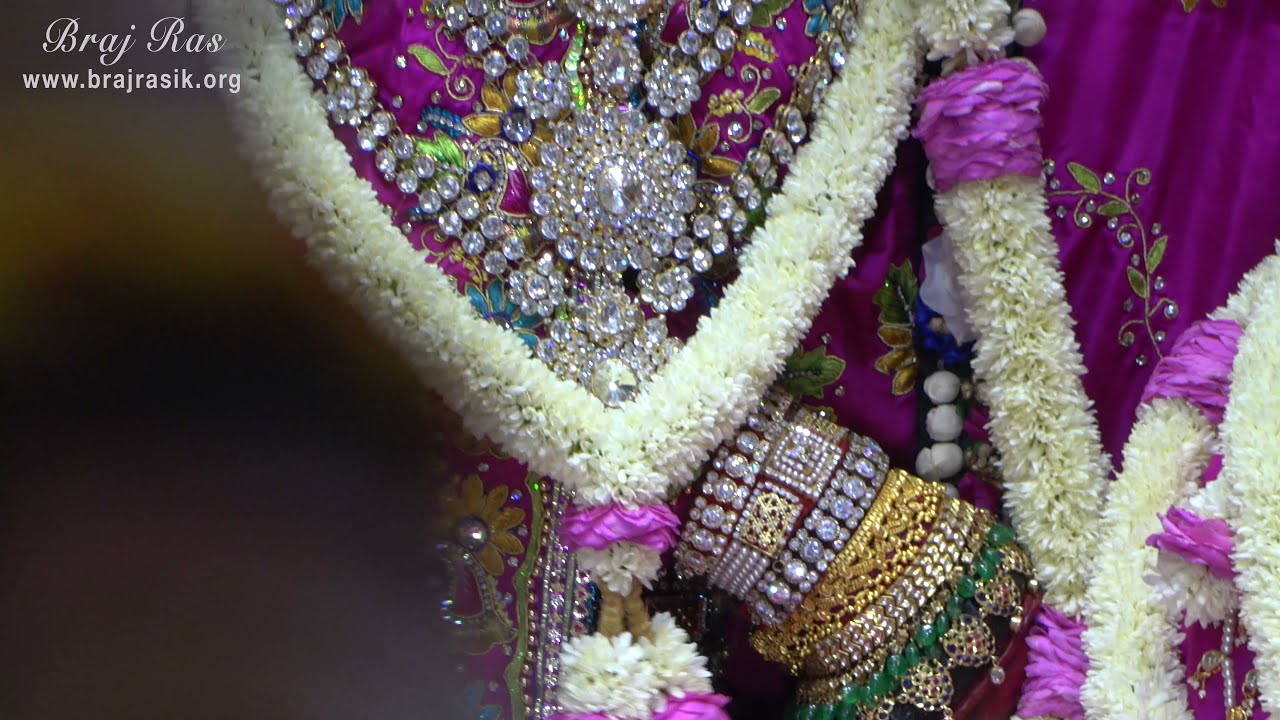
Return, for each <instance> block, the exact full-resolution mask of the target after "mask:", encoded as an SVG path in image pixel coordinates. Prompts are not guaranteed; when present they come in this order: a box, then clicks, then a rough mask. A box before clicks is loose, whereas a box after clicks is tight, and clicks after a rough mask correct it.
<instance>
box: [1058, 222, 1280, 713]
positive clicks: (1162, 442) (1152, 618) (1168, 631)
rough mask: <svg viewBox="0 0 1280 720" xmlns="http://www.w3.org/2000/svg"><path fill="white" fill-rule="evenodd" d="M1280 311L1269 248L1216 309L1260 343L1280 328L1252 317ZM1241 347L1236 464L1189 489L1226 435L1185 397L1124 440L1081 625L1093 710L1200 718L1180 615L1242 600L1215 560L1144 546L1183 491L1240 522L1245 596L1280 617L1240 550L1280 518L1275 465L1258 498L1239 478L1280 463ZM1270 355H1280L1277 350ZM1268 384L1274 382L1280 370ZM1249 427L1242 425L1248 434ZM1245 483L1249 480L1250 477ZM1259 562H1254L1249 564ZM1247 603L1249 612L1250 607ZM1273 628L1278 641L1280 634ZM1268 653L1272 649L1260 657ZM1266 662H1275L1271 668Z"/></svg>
mask: <svg viewBox="0 0 1280 720" xmlns="http://www.w3.org/2000/svg"><path fill="white" fill-rule="evenodd" d="M1277 249H1278V250H1280V247H1278V248H1277ZM1271 303H1274V304H1271ZM1269 304H1270V308H1268V305H1269ZM1276 313H1280V257H1277V256H1272V257H1269V258H1267V259H1266V260H1265V261H1263V262H1262V263H1261V264H1260V265H1259V266H1258V267H1257V268H1255V269H1254V270H1252V271H1250V272H1249V273H1248V274H1247V275H1246V276H1245V277H1244V279H1243V280H1242V281H1241V282H1240V284H1239V287H1238V289H1237V291H1236V292H1235V294H1233V295H1232V296H1231V298H1230V299H1228V301H1227V303H1226V305H1225V306H1224V307H1222V308H1220V309H1219V310H1218V311H1216V312H1215V313H1213V317H1215V318H1217V319H1224V320H1226V319H1230V320H1235V321H1236V322H1237V323H1239V324H1240V325H1241V326H1242V327H1244V328H1245V335H1244V337H1245V338H1249V337H1253V338H1254V342H1255V343H1257V345H1271V346H1273V347H1274V343H1275V340H1274V339H1275V338H1276V337H1280V334H1278V333H1280V329H1275V328H1274V326H1273V328H1269V329H1267V330H1265V331H1260V330H1259V328H1258V327H1257V325H1256V321H1255V324H1251V322H1250V321H1251V319H1252V318H1273V317H1276ZM1263 333H1266V334H1263ZM1260 338H1261V339H1260ZM1244 353H1245V341H1244V340H1242V341H1241V344H1240V350H1239V353H1238V354H1237V355H1236V359H1235V363H1234V365H1233V369H1232V382H1231V401H1230V403H1229V404H1228V410H1227V416H1226V418H1225V419H1224V421H1223V424H1222V426H1221V428H1220V431H1221V435H1222V440H1223V441H1224V443H1225V444H1226V446H1227V453H1226V455H1227V457H1228V458H1230V462H1231V465H1230V466H1228V464H1227V463H1226V462H1225V461H1224V465H1223V470H1222V473H1221V474H1220V475H1219V476H1218V479H1217V480H1215V481H1214V482H1212V483H1209V484H1208V485H1206V486H1204V487H1202V488H1199V489H1198V490H1195V491H1194V492H1192V491H1193V490H1194V489H1195V486H1196V484H1197V481H1198V478H1199V477H1200V475H1201V474H1202V473H1203V471H1204V467H1205V465H1206V464H1207V460H1208V458H1209V457H1210V455H1211V454H1212V453H1213V452H1214V450H1215V446H1216V442H1217V441H1216V439H1215V436H1214V434H1213V432H1212V429H1211V428H1210V426H1209V423H1208V421H1207V420H1205V418H1204V416H1203V415H1202V414H1201V413H1200V412H1199V411H1198V410H1196V409H1195V408H1193V407H1192V406H1191V405H1190V404H1189V403H1187V402H1186V401H1183V400H1170V399H1162V400H1156V401H1155V402H1153V403H1152V405H1151V407H1148V408H1145V409H1143V410H1141V411H1140V412H1139V417H1138V422H1137V424H1136V425H1135V426H1134V429H1133V432H1132V434H1131V435H1130V436H1129V440H1128V441H1127V442H1126V444H1125V450H1124V460H1125V462H1124V467H1125V469H1124V472H1122V473H1121V474H1120V476H1119V477H1118V478H1117V479H1116V482H1115V483H1114V484H1113V486H1112V490H1111V495H1110V498H1109V502H1108V504H1107V508H1106V511H1105V512H1104V514H1103V518H1102V523H1101V525H1102V532H1103V538H1102V544H1101V546H1100V547H1099V548H1098V549H1097V552H1096V553H1095V554H1094V556H1095V557H1096V558H1097V568H1096V571H1095V574H1094V575H1093V577H1092V579H1091V581H1090V585H1089V595H1088V597H1087V599H1086V608H1085V615H1086V618H1087V621H1088V629H1087V630H1086V631H1085V633H1084V644H1085V649H1086V651H1087V652H1088V654H1089V658H1090V672H1089V675H1088V678H1087V680H1086V682H1085V686H1084V688H1083V691H1082V693H1081V700H1082V702H1083V703H1084V706H1085V709H1086V711H1087V712H1088V715H1089V717H1091V718H1100V719H1104V720H1105V719H1110V718H1115V719H1116V720H1120V719H1121V718H1124V719H1126V720H1127V718H1132V717H1144V716H1145V717H1157V718H1166V717H1167V718H1189V717H1191V711H1190V709H1189V708H1188V707H1187V703H1186V687H1185V682H1186V677H1185V675H1186V673H1185V670H1184V669H1183V667H1182V664H1181V660H1180V658H1179V656H1178V645H1179V643H1181V641H1182V635H1181V633H1180V632H1179V631H1178V625H1177V623H1178V620H1179V619H1180V618H1181V616H1180V612H1183V611H1185V612H1186V621H1187V622H1197V621H1201V622H1204V621H1208V622H1213V621H1217V620H1220V619H1221V618H1224V617H1226V616H1227V615H1228V613H1230V612H1231V611H1232V609H1233V606H1234V604H1235V603H1236V602H1237V599H1236V592H1235V590H1234V588H1232V587H1231V586H1230V584H1229V583H1227V582H1225V581H1223V580H1219V579H1217V578H1214V577H1213V576H1212V575H1211V574H1210V573H1209V572H1208V570H1207V569H1206V568H1203V567H1201V566H1198V565H1191V564H1190V563H1187V562H1185V561H1183V560H1182V559H1181V558H1178V559H1177V560H1174V559H1172V558H1166V557H1165V556H1166V555H1167V553H1159V555H1155V554H1156V553H1157V552H1158V551H1156V550H1155V549H1154V548H1151V547H1148V546H1147V545H1146V538H1147V537H1148V536H1149V535H1150V534H1152V533H1155V532H1159V531H1160V530H1161V524H1160V520H1159V518H1158V517H1157V516H1156V513H1159V512H1164V511H1165V510H1166V509H1168V507H1169V506H1171V505H1174V504H1180V502H1181V501H1180V498H1183V497H1185V498H1186V502H1185V504H1186V506H1187V507H1189V508H1190V509H1191V510H1192V511H1194V512H1196V513H1197V514H1198V515H1200V516H1201V517H1203V518H1215V517H1217V518H1221V517H1225V518H1226V519H1227V520H1228V522H1229V523H1230V524H1231V526H1232V529H1233V531H1234V533H1235V548H1236V551H1235V554H1234V556H1233V560H1234V563H1235V566H1236V570H1237V572H1238V574H1239V575H1238V582H1239V584H1240V588H1241V589H1242V590H1244V591H1245V593H1246V594H1245V596H1244V599H1243V600H1242V601H1241V603H1242V604H1243V605H1245V606H1246V607H1248V606H1249V605H1250V604H1253V605H1254V607H1255V608H1256V607H1258V606H1262V607H1263V608H1268V607H1269V608H1270V611H1268V610H1266V609H1263V610H1262V611H1261V612H1259V613H1257V614H1256V615H1254V616H1253V617H1254V618H1255V620H1256V619H1258V618H1269V619H1263V620H1262V623H1263V625H1268V626H1269V627H1270V628H1272V629H1273V631H1274V629H1275V628H1280V612H1278V611H1277V609H1276V607H1275V603H1274V602H1273V601H1272V600H1271V598H1272V597H1273V593H1271V588H1274V587H1275V586H1274V585H1266V584H1262V585H1257V586H1254V587H1259V588H1261V592H1253V591H1251V590H1250V589H1249V587H1248V586H1246V584H1245V581H1244V573H1245V570H1244V569H1243V568H1244V565H1246V564H1250V560H1246V559H1245V555H1244V554H1245V553H1246V552H1250V551H1242V549H1241V542H1242V533H1245V534H1249V535H1251V536H1252V537H1254V538H1259V535H1261V534H1263V533H1258V532H1257V529H1258V528H1265V527H1268V526H1270V527H1274V522H1275V521H1274V518H1275V517H1276V515H1275V513H1280V503H1277V502H1276V500H1275V498H1274V495H1273V494H1272V493H1271V492H1269V491H1268V490H1267V487H1266V486H1267V482H1268V481H1267V480H1265V479H1260V478H1265V477H1266V476H1258V478H1259V479H1256V481H1257V482H1258V485H1256V486H1255V488H1261V490H1260V491H1258V493H1257V494H1256V495H1255V496H1253V497H1248V496H1246V495H1245V494H1244V493H1243V492H1241V491H1240V490H1239V489H1238V485H1239V482H1240V481H1239V479H1238V478H1239V477H1240V475H1241V473H1240V469H1241V468H1242V469H1247V470H1248V471H1249V472H1250V473H1252V472H1255V471H1256V472H1262V473H1265V472H1267V470H1266V469H1264V468H1262V467H1260V466H1258V465H1256V464H1254V463H1255V460H1256V459H1257V458H1259V457H1261V456H1266V455H1270V456H1271V462H1273V463H1276V464H1274V465H1272V466H1271V468H1272V471H1276V470H1280V458H1278V457H1276V455H1277V453H1276V450H1275V448H1274V443H1273V437H1274V432H1275V428H1276V427H1277V425H1276V423H1277V421H1280V416H1277V415H1274V414H1273V415H1271V416H1270V421H1269V422H1266V421H1263V422H1251V421H1249V419H1251V418H1254V417H1258V418H1260V419H1261V418H1265V417H1266V416H1265V415H1261V416H1255V415H1253V414H1252V413H1253V412H1254V410H1255V408H1254V407H1253V406H1251V405H1250V404H1249V403H1250V402H1251V401H1252V399H1253V398H1251V397H1250V394H1251V393H1250V389H1251V388H1254V387H1262V388H1265V387H1267V381H1265V380H1263V381H1262V384H1261V385H1258V384H1257V381H1256V380H1255V379H1254V378H1253V377H1252V376H1251V374H1250V373H1251V372H1252V371H1253V370H1254V368H1255V366H1254V365H1252V359H1253V358H1252V356H1251V357H1249V358H1245V355H1244ZM1242 358H1244V359H1245V361H1244V363H1243V364H1242ZM1272 358H1273V360H1276V359H1280V358H1278V357H1277V355H1276V354H1273V355H1272ZM1269 372H1271V373H1273V375H1272V377H1273V378H1274V377H1275V375H1274V373H1277V372H1280V364H1277V365H1272V366H1271V367H1270V370H1269ZM1271 385H1272V387H1275V381H1274V380H1272V381H1271ZM1242 395H1243V396H1244V397H1245V398H1246V400H1245V403H1243V404H1242V403H1240V402H1239V397H1241V396H1242ZM1241 430H1244V434H1243V437H1242V436H1241V434H1240V431H1241ZM1251 433H1253V434H1251ZM1233 446H1234V447H1235V448H1236V449H1235V450H1234V451H1233V450H1232V447H1233ZM1259 449H1260V450H1261V452H1260V453H1259V452H1258V451H1259ZM1241 450H1244V452H1243V453H1242V452H1241ZM1229 467H1230V472H1229V471H1228V468H1229ZM1271 477H1274V475H1273V476H1271ZM1252 479H1254V478H1251V480H1252ZM1248 483H1249V481H1248V480H1246V485H1247V484H1248ZM1187 496H1189V497H1187ZM1256 503H1262V504H1261V505H1257V506H1256V507H1255V508H1254V509H1253V510H1252V511H1251V512H1256V513H1258V514H1259V515H1260V516H1261V517H1262V518H1265V520H1264V522H1263V524H1262V525H1256V524H1255V523H1256V522H1257V520H1255V519H1254V518H1253V517H1249V518H1244V517H1243V513H1244V507H1245V506H1248V505H1250V504H1256ZM1246 527H1253V528H1255V531H1253V532H1249V531H1246V530H1245V529H1244V528H1246ZM1259 542H1265V543H1270V544H1269V545H1263V547H1264V551H1263V554H1264V555H1269V557H1271V558H1275V552H1276V550H1275V548H1277V547H1280V534H1272V535H1270V537H1269V538H1266V539H1262V538H1259ZM1153 555H1155V556H1156V557H1157V558H1158V559H1157V561H1156V573H1157V575H1158V576H1159V578H1158V579H1155V580H1153V579H1151V578H1150V576H1148V578H1147V582H1143V581H1142V580H1140V579H1139V577H1140V576H1141V574H1142V571H1143V568H1144V567H1147V566H1148V565H1149V564H1150V562H1151V558H1152V557H1153ZM1266 565H1269V567H1270V568H1271V572H1272V573H1273V575H1272V576H1271V577H1270V578H1267V580H1266V581H1264V582H1272V581H1274V580H1276V579H1277V577H1276V575H1280V573H1276V568H1277V566H1278V564H1277V563H1275V562H1274V561H1272V562H1269V563H1266ZM1253 569H1254V566H1252V565H1251V569H1250V572H1252V571H1253ZM1196 571H1203V574H1204V575H1208V578H1207V579H1205V578H1203V577H1201V576H1200V575H1198V574H1195V573H1196ZM1255 577H1256V576H1255ZM1255 582H1256V581H1255ZM1251 592H1253V594H1252V595H1251V594H1250V593H1251ZM1244 613H1245V615H1246V616H1248V615H1249V611H1248V610H1247V609H1246V610H1245V611H1244ZM1246 625H1248V626H1249V629H1250V634H1251V640H1250V646H1251V647H1252V648H1253V649H1254V651H1255V653H1257V656H1258V657H1257V659H1256V660H1255V665H1256V666H1257V667H1258V668H1259V670H1260V671H1261V674H1260V680H1261V681H1262V682H1263V683H1264V687H1263V689H1262V693H1263V697H1264V698H1265V697H1266V696H1267V693H1268V691H1269V690H1270V691H1271V692H1272V693H1273V694H1272V695H1271V697H1276V695H1275V694H1274V693H1275V692H1278V691H1280V688H1275V687H1271V688H1267V687H1266V683H1272V684H1274V683H1275V681H1276V676H1275V675H1274V670H1275V669H1276V668H1277V667H1278V666H1277V665H1276V664H1275V662H1276V658H1277V657H1280V655H1278V654H1277V650H1278V648H1277V647H1276V646H1275V645H1274V644H1272V645H1270V646H1268V645H1267V644H1266V642H1265V641H1261V640H1260V639H1259V637H1258V636H1257V634H1256V630H1255V627H1256V626H1255V625H1250V624H1249V622H1248V621H1246ZM1271 638H1272V639H1273V641H1274V639H1276V638H1280V634H1275V635H1271ZM1264 653H1266V654H1267V657H1268V660H1263V659H1262V658H1263V654H1264ZM1267 662H1270V663H1272V664H1271V665H1270V667H1269V668H1268V667H1267V666H1266V664H1265V663H1267ZM1263 678H1265V679H1263ZM1265 702H1266V700H1265V699H1264V703H1265Z"/></svg>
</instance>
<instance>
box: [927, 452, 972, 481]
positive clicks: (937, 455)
mask: <svg viewBox="0 0 1280 720" xmlns="http://www.w3.org/2000/svg"><path fill="white" fill-rule="evenodd" d="M963 466H964V453H963V452H961V450H960V446H959V445H956V444H955V443H938V444H937V445H934V446H932V447H927V448H924V449H923V450H921V451H920V454H918V455H916V473H918V474H919V475H920V477H922V478H924V479H925V480H942V479H943V478H949V477H951V476H952V475H955V474H956V473H958V472H960V468H961V467H963Z"/></svg>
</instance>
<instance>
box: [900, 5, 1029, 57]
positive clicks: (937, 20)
mask: <svg viewBox="0 0 1280 720" xmlns="http://www.w3.org/2000/svg"><path fill="white" fill-rule="evenodd" d="M916 25H917V26H918V27H919V28H920V33H921V34H922V35H924V38H925V42H926V43H927V44H928V46H929V59H930V60H941V59H943V58H947V57H957V58H959V57H963V58H965V59H966V60H967V61H968V63H969V64H973V63H976V62H977V61H978V59H979V58H981V59H986V58H990V57H997V56H1002V55H1004V47H1005V46H1006V45H1008V44H1009V43H1011V42H1013V34H1014V33H1013V27H1012V26H1011V25H1010V24H1009V2H1008V0H926V1H925V2H922V3H920V18H919V20H918V21H917V23H916Z"/></svg>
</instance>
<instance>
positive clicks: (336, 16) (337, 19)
mask: <svg viewBox="0 0 1280 720" xmlns="http://www.w3.org/2000/svg"><path fill="white" fill-rule="evenodd" d="M324 9H325V10H327V11H328V12H329V15H330V16H331V17H332V18H333V26H334V27H336V28H338V29H339V30H341V29H342V23H344V22H346V21H347V18H348V17H351V18H354V19H355V21H356V23H357V24H359V22H360V21H361V20H363V19H364V0H324Z"/></svg>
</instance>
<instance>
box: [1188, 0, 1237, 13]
mask: <svg viewBox="0 0 1280 720" xmlns="http://www.w3.org/2000/svg"><path fill="white" fill-rule="evenodd" d="M1210 2H1212V3H1213V6H1214V7H1216V8H1224V7H1226V6H1227V0H1210ZM1199 4H1200V0H1182V10H1183V12H1188V13H1189V12H1191V11H1192V10H1195V9H1196V6H1197V5H1199Z"/></svg>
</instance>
